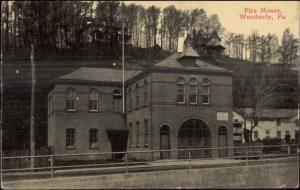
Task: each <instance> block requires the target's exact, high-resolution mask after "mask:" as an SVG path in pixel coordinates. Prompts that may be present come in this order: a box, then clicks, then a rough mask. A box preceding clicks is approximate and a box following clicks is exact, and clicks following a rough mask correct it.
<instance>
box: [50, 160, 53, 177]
mask: <svg viewBox="0 0 300 190" xmlns="http://www.w3.org/2000/svg"><path fill="white" fill-rule="evenodd" d="M50 170H51V171H50V173H51V178H53V154H51V156H50Z"/></svg>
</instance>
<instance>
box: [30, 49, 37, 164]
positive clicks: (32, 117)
mask: <svg viewBox="0 0 300 190" xmlns="http://www.w3.org/2000/svg"><path fill="white" fill-rule="evenodd" d="M30 60H31V79H32V80H31V112H30V155H31V156H34V155H35V138H34V101H35V82H36V81H35V65H34V46H33V44H31V53H30ZM30 168H34V157H31V159H30Z"/></svg>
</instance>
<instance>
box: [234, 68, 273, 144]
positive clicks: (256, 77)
mask: <svg viewBox="0 0 300 190" xmlns="http://www.w3.org/2000/svg"><path fill="white" fill-rule="evenodd" d="M234 83H235V84H234V86H235V88H234V94H235V96H236V97H235V99H236V101H237V102H236V105H238V106H237V107H238V109H237V111H238V112H239V114H241V116H242V117H243V119H244V129H248V128H249V127H250V129H248V130H249V134H250V142H252V133H253V130H254V129H255V128H256V127H257V126H258V124H259V116H260V114H261V113H262V112H263V110H264V109H266V108H267V107H268V106H269V105H270V104H271V103H272V101H273V91H274V89H275V84H276V79H274V77H273V76H272V75H271V70H270V68H269V67H268V66H267V65H257V64H254V63H252V64H251V66H250V67H249V68H248V70H247V72H242V71H241V70H238V71H237V72H236V77H235V81H234ZM247 121H249V123H250V126H249V127H247Z"/></svg>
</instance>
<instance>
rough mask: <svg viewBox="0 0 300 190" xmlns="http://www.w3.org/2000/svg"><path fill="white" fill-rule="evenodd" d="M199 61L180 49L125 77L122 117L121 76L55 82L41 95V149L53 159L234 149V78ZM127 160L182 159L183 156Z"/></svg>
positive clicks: (96, 71)
mask: <svg viewBox="0 0 300 190" xmlns="http://www.w3.org/2000/svg"><path fill="white" fill-rule="evenodd" d="M199 57H200V56H199V55H198V53H197V52H196V51H195V50H194V49H193V48H192V47H191V46H187V47H186V49H185V50H184V51H183V52H182V53H174V54H172V55H171V56H169V57H167V58H166V59H164V60H162V61H161V62H159V63H157V64H155V65H154V66H152V67H150V68H148V69H144V70H126V72H125V73H126V77H125V100H126V101H125V108H126V109H125V113H124V114H123V113H122V95H123V94H122V93H121V92H122V70H118V69H104V68H81V69H78V70H76V71H74V72H71V73H69V74H67V75H64V76H61V77H59V78H58V79H57V80H56V82H55V85H54V87H53V89H52V90H51V91H50V92H49V94H48V108H49V109H48V145H49V146H50V147H52V150H53V152H54V154H70V153H90V152H118V151H125V150H128V151H139V150H171V149H188V148H215V147H227V146H228V147H231V146H233V131H232V120H233V115H232V113H233V101H232V74H233V73H232V72H231V71H228V70H226V69H223V68H221V67H218V66H215V65H212V64H209V63H206V62H204V61H201V60H200V59H199ZM166 89H167V90H166ZM227 155H232V151H211V150H193V151H191V156H192V157H193V158H200V157H218V156H227ZM112 156H113V157H114V158H117V159H118V158H121V157H122V155H116V154H113V155H112ZM130 157H131V158H132V159H140V160H150V159H174V158H187V157H188V152H187V151H180V152H163V153H161V154H156V153H155V154H150V153H149V154H146V153H136V154H132V155H130ZM109 158H111V156H108V157H106V158H104V157H101V158H99V157H98V158H97V159H109ZM73 159H74V158H73ZM77 159H82V158H78V157H77ZM86 159H96V158H95V155H93V156H92V155H90V157H89V158H87V157H86Z"/></svg>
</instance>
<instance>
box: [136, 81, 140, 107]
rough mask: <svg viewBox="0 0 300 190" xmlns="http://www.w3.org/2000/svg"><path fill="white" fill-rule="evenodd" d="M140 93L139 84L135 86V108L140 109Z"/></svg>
mask: <svg viewBox="0 0 300 190" xmlns="http://www.w3.org/2000/svg"><path fill="white" fill-rule="evenodd" d="M139 91H140V89H139V84H136V85H135V98H136V99H135V100H136V102H135V107H136V108H139V105H140V94H139Z"/></svg>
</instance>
